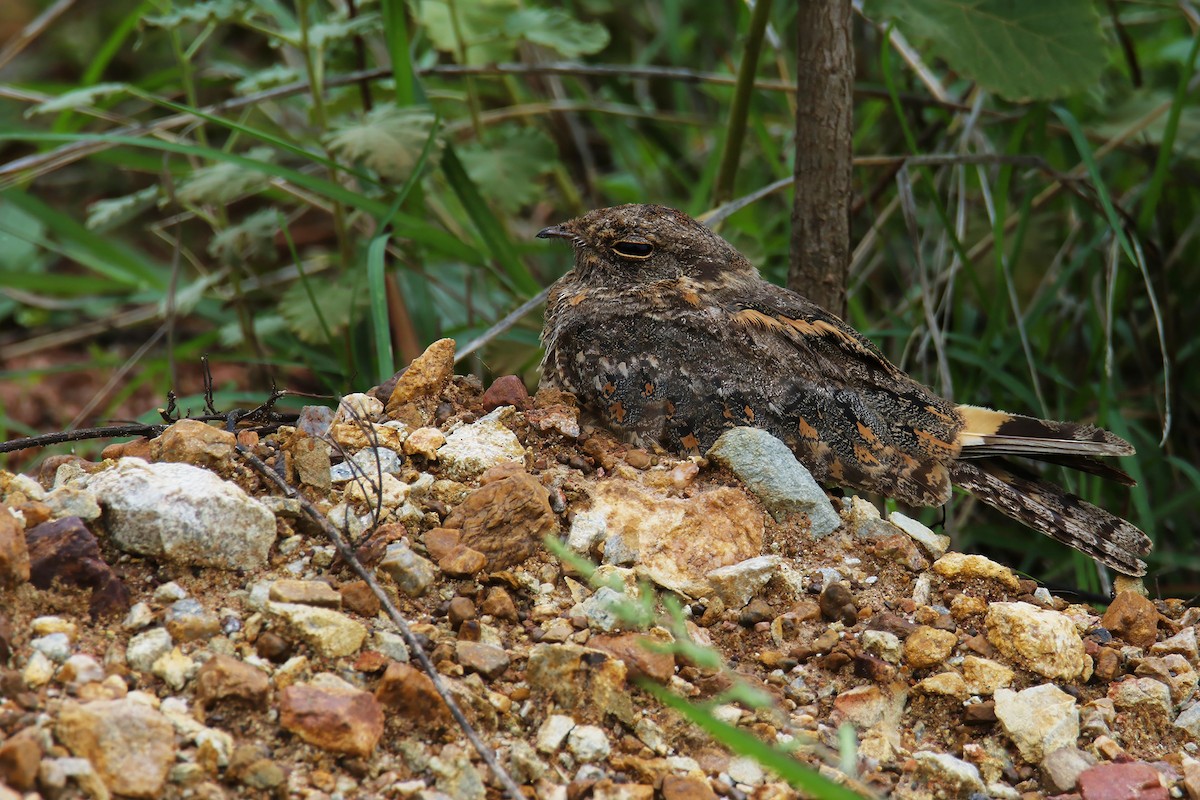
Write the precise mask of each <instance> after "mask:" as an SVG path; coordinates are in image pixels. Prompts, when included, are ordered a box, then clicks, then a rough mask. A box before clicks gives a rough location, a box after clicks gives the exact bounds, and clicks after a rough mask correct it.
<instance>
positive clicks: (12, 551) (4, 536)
mask: <svg viewBox="0 0 1200 800" xmlns="http://www.w3.org/2000/svg"><path fill="white" fill-rule="evenodd" d="M28 580H29V548H28V547H27V546H26V544H25V526H24V525H23V524H22V523H21V522H20V520H18V519H17V518H16V517H14V516H13V515H12V512H11V511H9V510H8V506H6V505H0V589H11V588H13V587H15V586H18V585H19V584H22V583H25V582H26V581H28Z"/></svg>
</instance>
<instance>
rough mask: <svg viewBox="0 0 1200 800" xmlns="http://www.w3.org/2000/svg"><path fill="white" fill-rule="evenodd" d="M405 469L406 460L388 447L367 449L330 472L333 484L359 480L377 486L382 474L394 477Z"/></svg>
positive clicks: (334, 467) (337, 465)
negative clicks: (393, 475)
mask: <svg viewBox="0 0 1200 800" xmlns="http://www.w3.org/2000/svg"><path fill="white" fill-rule="evenodd" d="M403 467H404V459H403V458H401V457H400V455H399V454H398V453H397V452H396V451H395V450H390V449H388V448H386V447H366V448H363V449H362V450H359V451H358V452H357V453H355V454H354V455H352V456H350V458H349V459H347V460H346V461H343V462H342V463H340V464H334V465H333V467H332V468H330V470H329V478H330V481H332V482H333V483H345V482H346V481H348V480H358V481H362V482H364V483H369V484H371V485H375V484H377V483H379V476H380V475H381V474H382V475H392V474H395V473H397V472H399V471H400V470H401V469H403Z"/></svg>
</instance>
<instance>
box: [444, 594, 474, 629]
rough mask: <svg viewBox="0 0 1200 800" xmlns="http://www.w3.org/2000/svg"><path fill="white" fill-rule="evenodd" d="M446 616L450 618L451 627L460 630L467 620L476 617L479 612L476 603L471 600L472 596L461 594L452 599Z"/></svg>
mask: <svg viewBox="0 0 1200 800" xmlns="http://www.w3.org/2000/svg"><path fill="white" fill-rule="evenodd" d="M446 616H447V617H449V619H450V627H451V628H453V629H454V630H458V628H459V626H460V625H462V624H463V623H464V622H466V621H467V620H469V619H475V617H476V616H478V612H476V611H475V604H474V603H472V602H471V598H469V597H462V596H459V597H455V598H454V599H452V600H451V601H450V608H449V610H448V611H447V613H446Z"/></svg>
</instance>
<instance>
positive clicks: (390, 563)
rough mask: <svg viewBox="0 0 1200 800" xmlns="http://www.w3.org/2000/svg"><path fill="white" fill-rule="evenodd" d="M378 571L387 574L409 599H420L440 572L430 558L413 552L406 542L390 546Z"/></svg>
mask: <svg viewBox="0 0 1200 800" xmlns="http://www.w3.org/2000/svg"><path fill="white" fill-rule="evenodd" d="M376 569H377V570H379V571H381V572H384V573H386V574H387V575H388V576H389V577H391V579H392V580H393V581H394V582H395V583H396V586H397V588H399V589H400V591H402V592H404V593H405V594H406V595H408V596H409V597H419V596H420V595H422V594H424V593H425V590H427V589H428V588H429V587H430V586H431V585H432V584H433V582H434V580H436V579H437V576H438V571H437V567H435V566H434V564H433V562H431V561H430V560H429V559H428V558H425V557H424V556H421V555H418V554H417V553H415V552H413V550H412V548H411V547H409V546H408V545H406V544H404V542H394V543H393V544H390V545H388V547H387V550H386V551H385V553H384V556H383V560H382V561H380V562H379V566H378V567H376Z"/></svg>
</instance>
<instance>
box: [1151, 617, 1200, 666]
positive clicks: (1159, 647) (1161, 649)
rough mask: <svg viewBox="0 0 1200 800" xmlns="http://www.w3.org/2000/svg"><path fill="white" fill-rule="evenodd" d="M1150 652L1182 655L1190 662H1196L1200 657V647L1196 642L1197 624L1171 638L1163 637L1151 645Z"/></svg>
mask: <svg viewBox="0 0 1200 800" xmlns="http://www.w3.org/2000/svg"><path fill="white" fill-rule="evenodd" d="M1150 653H1151V654H1152V655H1156V656H1165V655H1180V656H1183V657H1184V658H1186V659H1187V660H1188V661H1189V662H1190V663H1195V662H1196V660H1197V659H1198V658H1200V648H1198V647H1197V644H1196V628H1195V626H1188V627H1186V628H1184V629H1183V630H1181V631H1180V632H1179V633H1177V634H1175V635H1174V636H1172V637H1170V638H1169V639H1163V640H1162V641H1161V642H1158V643H1157V644H1154V645H1151V647H1150Z"/></svg>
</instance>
